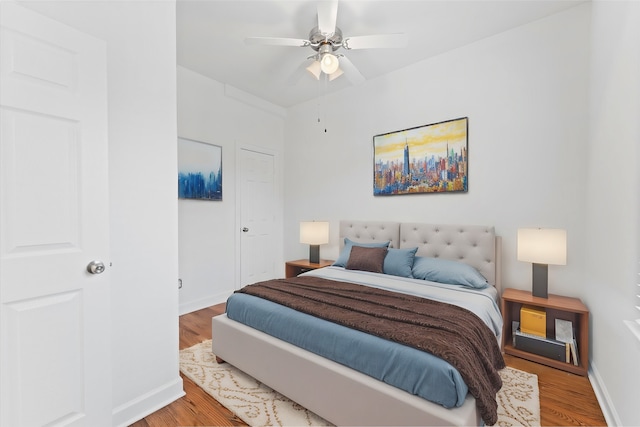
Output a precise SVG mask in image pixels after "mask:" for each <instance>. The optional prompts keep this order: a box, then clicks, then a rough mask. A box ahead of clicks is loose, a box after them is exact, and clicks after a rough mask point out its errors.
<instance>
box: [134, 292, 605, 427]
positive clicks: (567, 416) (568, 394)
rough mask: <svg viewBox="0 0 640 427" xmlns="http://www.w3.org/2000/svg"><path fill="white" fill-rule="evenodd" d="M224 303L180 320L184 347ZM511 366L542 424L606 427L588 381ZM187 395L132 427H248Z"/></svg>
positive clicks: (206, 333) (189, 391)
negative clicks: (530, 391) (532, 388)
mask: <svg viewBox="0 0 640 427" xmlns="http://www.w3.org/2000/svg"><path fill="white" fill-rule="evenodd" d="M223 312H224V304H219V305H216V306H213V307H208V308H205V309H203V310H199V311H196V312H193V313H189V314H185V315H184V316H181V317H180V349H184V348H188V347H191V346H192V345H195V344H198V343H199V342H202V341H204V340H206V339H211V318H212V317H213V316H215V315H218V314H221V313H223ZM505 361H506V362H507V366H510V367H512V368H515V369H520V370H523V371H527V372H531V373H534V374H536V375H538V386H539V388H540V412H541V425H542V426H606V422H605V420H604V416H603V415H602V411H601V410H600V406H599V405H598V401H597V400H596V397H595V394H594V393H593V388H592V387H591V383H590V382H589V380H588V378H586V377H581V376H578V375H574V374H570V373H567V372H564V371H560V370H558V369H554V368H549V367H546V366H543V365H538V364H537V363H533V362H529V361H527V360H524V359H519V358H517V357H513V356H509V355H505ZM182 379H183V381H184V390H185V392H186V396H184V397H182V398H181V399H178V400H177V401H175V402H173V403H172V404H170V405H168V406H165V407H164V408H162V409H160V410H159V411H157V412H154V413H153V414H151V415H149V416H147V417H145V418H144V419H142V420H140V421H138V422H137V423H135V424H133V426H134V427H177V426H245V425H246V424H245V423H244V422H242V420H240V419H239V418H237V417H235V416H234V415H233V414H232V413H231V412H230V411H229V410H227V409H226V408H224V407H223V406H222V405H220V404H219V403H218V402H216V401H215V400H214V399H213V398H212V397H211V396H209V395H208V394H207V393H205V392H204V391H203V390H202V389H201V388H200V387H198V386H197V385H195V384H194V383H193V382H191V380H189V379H188V378H186V377H184V376H183V377H182Z"/></svg>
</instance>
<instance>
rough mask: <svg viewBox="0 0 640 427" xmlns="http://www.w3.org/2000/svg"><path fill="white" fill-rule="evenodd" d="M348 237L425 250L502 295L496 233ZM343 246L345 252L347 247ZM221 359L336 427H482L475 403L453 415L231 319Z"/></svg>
mask: <svg viewBox="0 0 640 427" xmlns="http://www.w3.org/2000/svg"><path fill="white" fill-rule="evenodd" d="M344 237H348V238H350V239H352V240H357V241H360V242H376V241H391V246H392V247H395V248H409V247H411V248H413V247H416V246H417V247H418V251H417V255H418V256H430V257H442V258H446V259H453V260H458V261H464V262H466V263H468V264H471V265H473V266H474V267H476V268H477V269H478V270H479V271H480V272H481V273H482V274H483V275H484V276H485V277H486V278H487V280H488V281H489V283H490V284H492V285H493V286H496V287H497V288H498V291H500V268H499V267H500V251H501V245H500V239H499V238H498V237H496V236H495V233H494V229H493V227H483V226H466V225H434V224H419V223H397V222H372V221H367V222H365V221H341V222H340V241H341V242H343V241H344ZM341 246H342V244H341ZM212 334H213V344H212V349H213V352H214V353H215V354H216V355H217V356H218V357H219V358H220V359H223V360H225V361H226V362H228V363H230V364H232V365H234V366H235V367H237V368H238V369H240V370H242V371H244V372H246V373H247V374H249V375H251V376H253V377H254V378H256V379H257V380H259V381H261V382H263V383H264V384H266V385H268V386H269V387H271V388H273V389H275V390H277V391H278V392H280V393H282V394H284V395H285V396H287V397H289V398H290V399H291V400H293V401H295V402H297V403H299V404H300V405H302V406H304V407H305V408H307V409H309V410H310V411H312V412H314V413H316V414H318V415H319V416H321V417H323V418H325V419H326V420H327V421H329V422H331V423H333V424H335V425H414V426H415V425H422V426H424V425H439V426H442V425H455V426H469V425H482V420H481V418H480V416H479V413H478V411H477V409H476V403H475V399H474V398H473V397H472V396H471V395H467V398H466V401H465V403H464V404H463V405H462V406H460V407H458V408H452V409H446V408H444V407H443V406H441V405H438V404H435V403H432V402H429V401H427V400H425V399H422V398H420V397H418V396H414V395H412V394H410V393H407V392H405V391H402V390H400V389H398V388H396V387H393V386H390V385H388V384H386V383H384V382H382V381H378V380H376V379H374V378H372V377H369V376H368V375H364V374H361V373H359V372H357V371H355V370H353V369H350V368H347V367H345V366H343V365H340V364H338V363H335V362H333V361H331V360H329V359H325V358H324V357H321V356H318V355H316V354H314V353H311V352H309V351H306V350H303V349H301V348H299V347H296V346H294V345H292V344H289V343H287V342H284V341H281V340H279V339H277V338H274V337H272V336H270V335H267V334H264V333H262V332H260V331H257V330H255V329H253V328H251V327H248V326H246V325H243V324H241V323H238V322H235V321H233V320H231V319H229V318H228V317H227V316H226V315H224V314H223V315H220V316H216V317H214V318H213V319H212Z"/></svg>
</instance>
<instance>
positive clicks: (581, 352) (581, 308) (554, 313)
mask: <svg viewBox="0 0 640 427" xmlns="http://www.w3.org/2000/svg"><path fill="white" fill-rule="evenodd" d="M523 305H527V306H532V307H537V308H541V309H544V311H546V313H547V314H546V322H547V325H546V329H547V331H546V332H547V338H555V319H563V320H569V321H571V323H573V327H574V329H575V338H576V341H577V344H578V359H579V361H580V363H579V364H578V366H576V365H574V364H573V363H566V362H564V361H560V360H555V359H551V358H549V357H545V356H541V355H538V354H534V353H530V352H527V351H523V350H522V349H518V348H516V347H514V345H513V331H512V323H511V322H512V321H514V320H515V321H520V308H521V307H522V306H523ZM501 308H502V318H503V319H504V325H503V327H502V349H503V350H504V352H505V353H507V354H511V355H513V356H517V357H521V358H523V359H527V360H531V361H533V362H537V363H541V364H543V365H547V366H551V367H554V368H558V369H562V370H565V371H568V372H572V373H574V374H578V375H583V376H586V375H587V369H588V365H589V310H588V309H587V307H586V306H585V305H584V304H583V303H582V301H580V300H579V299H578V298H570V297H563V296H560V295H551V294H549V298H538V297H534V296H532V295H531V292H529V291H522V290H517V289H505V290H504V292H503V294H502V307H501Z"/></svg>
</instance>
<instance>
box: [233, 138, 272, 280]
mask: <svg viewBox="0 0 640 427" xmlns="http://www.w3.org/2000/svg"><path fill="white" fill-rule="evenodd" d="M239 170H240V184H241V188H240V198H241V202H240V218H241V238H240V254H241V255H240V271H241V274H240V282H241V283H240V285H241V286H244V285H248V284H251V283H254V282H258V281H261V280H268V279H273V278H274V276H275V263H276V253H275V251H274V247H275V246H274V245H275V239H274V232H275V230H274V229H275V223H276V222H275V197H276V194H275V161H274V156H273V155H272V154H267V153H261V152H258V151H254V150H248V149H241V150H240V168H239Z"/></svg>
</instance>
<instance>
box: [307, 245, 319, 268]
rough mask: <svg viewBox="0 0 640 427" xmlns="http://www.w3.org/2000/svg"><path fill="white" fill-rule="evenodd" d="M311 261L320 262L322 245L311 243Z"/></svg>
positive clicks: (312, 262)
mask: <svg viewBox="0 0 640 427" xmlns="http://www.w3.org/2000/svg"><path fill="white" fill-rule="evenodd" d="M309 262H310V263H311V264H319V263H320V245H309Z"/></svg>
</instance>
